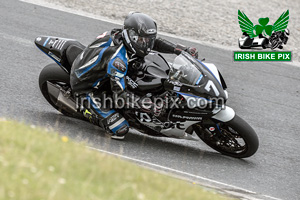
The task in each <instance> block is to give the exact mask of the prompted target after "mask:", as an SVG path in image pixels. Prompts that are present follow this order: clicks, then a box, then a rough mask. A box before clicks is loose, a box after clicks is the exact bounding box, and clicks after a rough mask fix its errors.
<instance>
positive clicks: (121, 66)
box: [113, 58, 126, 72]
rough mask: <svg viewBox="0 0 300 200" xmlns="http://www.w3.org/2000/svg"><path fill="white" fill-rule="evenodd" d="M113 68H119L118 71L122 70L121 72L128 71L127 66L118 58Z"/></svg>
mask: <svg viewBox="0 0 300 200" xmlns="http://www.w3.org/2000/svg"><path fill="white" fill-rule="evenodd" d="M113 66H114V67H115V68H117V69H118V70H120V71H121V72H125V71H126V65H125V63H124V62H123V61H122V60H121V59H119V58H116V59H115V61H114V62H113Z"/></svg>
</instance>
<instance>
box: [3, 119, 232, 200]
mask: <svg viewBox="0 0 300 200" xmlns="http://www.w3.org/2000/svg"><path fill="white" fill-rule="evenodd" d="M0 199H1V200H2V199H5V200H7V199H22V200H42V199H44V200H48V199H49V200H50V199H55V200H60V199H62V200H68V199H70V200H76V199H79V200H83V199H84V200H89V199H97V200H98V199H105V200H109V199H122V200H123V199H130V200H132V199H151V200H154V199H160V200H161V199H180V200H181V199H215V200H221V199H229V198H226V197H223V196H220V195H218V194H215V193H214V192H212V191H208V190H205V189H203V188H202V187H200V186H198V185H193V184H192V183H187V182H185V181H183V180H178V179H176V178H173V177H169V176H166V175H162V174H160V173H156V172H153V171H151V170H148V169H144V168H142V167H139V166H137V165H135V164H133V163H130V162H127V161H124V160H121V159H119V158H116V157H112V156H109V155H106V154H102V153H99V152H96V151H92V150H89V149H87V148H86V147H85V146H84V144H78V143H75V142H72V141H70V140H69V139H68V138H67V137H65V136H60V135H59V134H57V133H54V132H47V131H45V130H43V129H40V128H33V127H29V126H27V125H24V124H21V123H18V122H14V121H6V120H3V119H2V120H1V119H0Z"/></svg>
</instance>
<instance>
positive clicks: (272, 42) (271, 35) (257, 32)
mask: <svg viewBox="0 0 300 200" xmlns="http://www.w3.org/2000/svg"><path fill="white" fill-rule="evenodd" d="M238 21H239V26H240V28H241V31H242V36H241V37H240V38H239V39H238V45H239V48H240V49H251V50H252V51H238V52H234V61H291V52H287V51H282V50H283V49H284V45H287V42H288V39H289V36H290V30H289V29H288V23H289V10H287V11H285V12H283V13H282V14H281V16H280V17H279V18H278V19H277V20H276V21H275V23H274V24H273V25H270V24H268V23H269V17H265V18H259V19H258V24H254V23H253V22H252V21H251V20H250V19H249V18H248V17H247V15H246V14H245V13H244V12H242V11H240V10H238ZM267 49H269V51H266V50H267ZM254 50H255V51H254ZM261 50H264V51H261ZM270 50H271V51H270Z"/></svg>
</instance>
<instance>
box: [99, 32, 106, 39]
mask: <svg viewBox="0 0 300 200" xmlns="http://www.w3.org/2000/svg"><path fill="white" fill-rule="evenodd" d="M106 34H107V31H106V32H104V33H102V34H101V35H98V36H97V39H100V38H104V37H105V36H106Z"/></svg>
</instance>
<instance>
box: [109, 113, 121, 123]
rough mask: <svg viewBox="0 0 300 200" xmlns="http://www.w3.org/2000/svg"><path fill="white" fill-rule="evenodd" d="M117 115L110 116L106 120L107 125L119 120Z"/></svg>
mask: <svg viewBox="0 0 300 200" xmlns="http://www.w3.org/2000/svg"><path fill="white" fill-rule="evenodd" d="M119 116H120V115H119V113H115V114H114V115H113V116H111V117H110V118H109V119H108V120H107V124H109V125H110V124H112V123H113V122H114V121H116V120H117V119H118V118H119Z"/></svg>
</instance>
